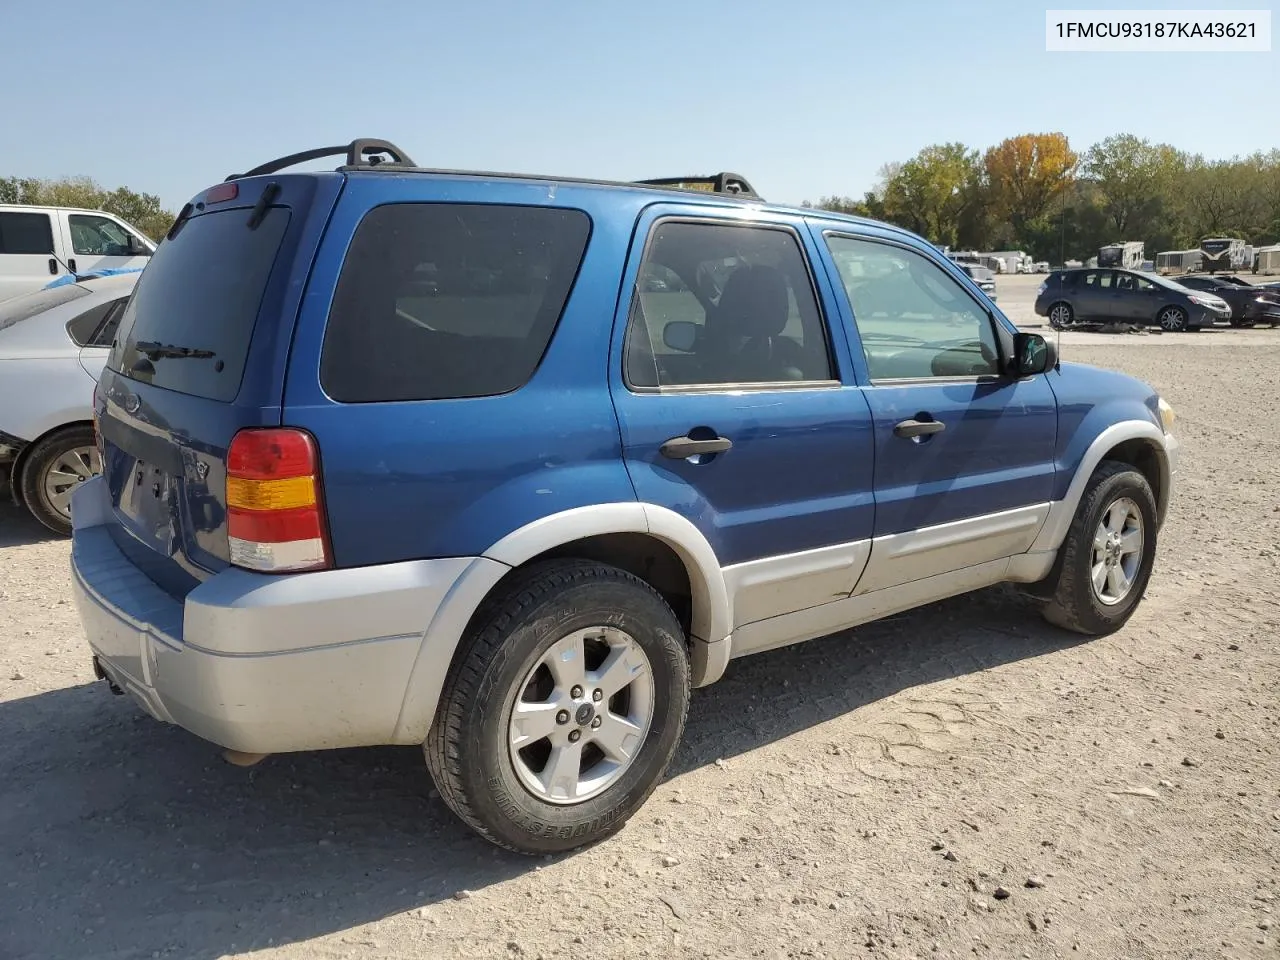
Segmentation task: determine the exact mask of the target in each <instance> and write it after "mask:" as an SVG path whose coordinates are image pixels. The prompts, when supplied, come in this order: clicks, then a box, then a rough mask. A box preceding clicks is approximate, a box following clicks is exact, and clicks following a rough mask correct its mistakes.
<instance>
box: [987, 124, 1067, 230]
mask: <svg viewBox="0 0 1280 960" xmlns="http://www.w3.org/2000/svg"><path fill="white" fill-rule="evenodd" d="M1078 164H1079V157H1077V156H1076V154H1075V152H1074V151H1072V149H1071V144H1070V143H1069V142H1068V140H1067V137H1066V135H1065V134H1062V133H1026V134H1023V135H1021V136H1017V137H1010V138H1009V139H1007V140H1004V141H1002V142H1001V143H999V144H997V145H996V146H994V147H992V148H991V149H989V150H988V151H987V152H986V155H985V156H984V157H983V166H984V168H985V170H986V176H987V187H988V190H989V197H990V202H991V205H992V212H993V214H994V215H996V216H997V217H1004V218H1008V220H1009V222H1010V223H1011V224H1012V226H1013V229H1014V232H1015V233H1016V234H1019V235H1021V234H1022V233H1024V231H1025V230H1026V228H1027V226H1028V225H1029V224H1030V223H1032V221H1035V220H1038V219H1040V218H1042V217H1043V216H1044V215H1045V214H1047V213H1049V212H1050V210H1051V209H1052V208H1053V207H1054V206H1055V204H1056V203H1057V202H1058V201H1059V200H1060V199H1061V198H1062V195H1063V192H1064V191H1065V190H1066V189H1067V188H1068V187H1069V186H1070V185H1071V183H1072V182H1073V181H1074V179H1075V174H1076V168H1077V166H1078Z"/></svg>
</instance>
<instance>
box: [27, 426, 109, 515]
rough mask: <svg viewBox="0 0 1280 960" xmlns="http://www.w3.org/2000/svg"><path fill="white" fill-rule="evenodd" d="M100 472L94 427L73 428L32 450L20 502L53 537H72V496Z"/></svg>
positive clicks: (100, 466) (42, 442)
mask: <svg viewBox="0 0 1280 960" xmlns="http://www.w3.org/2000/svg"><path fill="white" fill-rule="evenodd" d="M101 472H102V459H101V458H100V457H99V455H98V447H97V443H96V442H95V441H94V436H93V427H90V426H73V427H67V428H66V429H64V430H59V431H58V432H57V433H53V434H50V435H49V436H47V437H45V438H44V439H43V440H41V441H39V442H38V443H36V445H35V446H34V447H32V449H31V452H30V453H29V454H27V459H26V462H25V463H24V464H23V467H22V481H21V482H22V501H23V503H25V504H26V505H27V509H28V510H30V511H31V514H32V516H34V517H35V518H36V519H37V520H39V521H40V522H41V523H42V524H44V525H45V526H46V527H48V528H49V529H50V530H52V531H53V532H54V533H56V534H59V535H61V536H64V537H68V536H70V535H71V495H72V494H73V493H75V491H76V488H77V487H78V486H79V485H80V484H82V483H84V482H85V481H86V480H89V479H92V478H93V477H94V476H96V475H97V474H99V473H101Z"/></svg>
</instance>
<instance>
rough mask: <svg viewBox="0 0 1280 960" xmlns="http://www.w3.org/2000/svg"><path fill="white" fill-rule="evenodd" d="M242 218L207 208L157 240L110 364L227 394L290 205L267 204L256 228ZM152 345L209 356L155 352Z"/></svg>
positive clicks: (235, 385)
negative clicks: (171, 233) (178, 355)
mask: <svg viewBox="0 0 1280 960" xmlns="http://www.w3.org/2000/svg"><path fill="white" fill-rule="evenodd" d="M248 219H249V214H248V211H246V210H227V211H223V212H219V213H206V214H204V215H203V216H198V217H193V218H192V219H190V220H188V221H186V222H185V223H184V224H183V225H182V226H181V227H180V228H179V229H178V231H177V233H176V234H175V235H173V236H172V237H171V238H169V239H167V240H165V241H164V242H163V243H161V244H160V246H159V247H158V248H157V249H156V253H155V256H154V257H152V259H151V262H150V264H149V265H148V266H147V269H146V270H144V271H143V272H142V274H141V276H140V277H139V279H138V285H137V286H136V287H135V288H134V292H133V296H132V297H131V298H130V300H129V303H128V306H127V307H126V308H125V311H124V316H123V318H122V319H121V321H120V331H119V333H118V339H119V343H118V344H117V346H116V347H115V349H113V350H112V351H111V356H110V358H109V359H108V360H107V363H108V365H109V366H110V367H111V369H113V370H116V371H119V372H120V373H123V374H124V375H125V376H127V377H132V378H134V379H137V380H143V381H145V382H148V383H154V384H156V385H157V386H160V387H165V388H166V389H169V390H176V391H178V392H179V393H189V394H193V395H195V396H198V397H207V398H209V399H211V400H232V399H234V397H235V395H236V394H237V393H238V392H239V390H240V377H241V375H242V374H243V373H244V362H245V358H246V356H247V355H248V353H249V341H250V339H251V338H252V336H253V327H254V323H255V322H256V320H257V317H258V308H259V306H260V305H261V303H262V295H263V292H264V290H265V289H266V285H267V278H268V277H269V275H270V273H271V267H272V265H273V264H274V263H275V260H276V255H277V253H278V252H279V250H280V241H281V238H282V237H283V236H284V231H285V228H286V227H287V226H288V225H289V211H288V209H287V208H285V207H272V208H271V209H270V210H268V211H267V213H266V216H264V217H263V219H262V222H261V223H260V224H259V225H258V227H257V229H255V230H250V229H249V227H248V226H247V222H248ZM156 345H163V346H167V347H179V348H181V347H187V348H191V349H193V350H199V351H208V352H210V353H212V356H205V355H203V354H201V355H199V356H185V357H175V356H162V355H160V354H159V353H157V352H155V350H154V347H155V346H156ZM139 346H144V347H146V348H147V349H148V350H150V351H151V352H150V353H144V352H143V351H140V350H139V349H138V348H139ZM141 360H147V361H148V363H140V362H139V361H141ZM148 366H150V367H152V368H154V370H155V372H154V373H149V372H148V369H147V368H148ZM135 367H136V369H135Z"/></svg>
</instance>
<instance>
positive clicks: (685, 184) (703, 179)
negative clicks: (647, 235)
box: [223, 138, 764, 200]
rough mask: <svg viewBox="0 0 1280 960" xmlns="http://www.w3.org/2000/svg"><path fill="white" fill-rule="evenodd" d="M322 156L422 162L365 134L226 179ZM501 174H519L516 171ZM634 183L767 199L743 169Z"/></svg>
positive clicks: (404, 165) (367, 165) (382, 165)
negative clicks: (344, 142)
mask: <svg viewBox="0 0 1280 960" xmlns="http://www.w3.org/2000/svg"><path fill="white" fill-rule="evenodd" d="M322 157H346V163H345V164H343V165H342V166H340V167H338V170H339V171H353V170H371V169H373V168H375V167H376V168H378V169H380V170H384V169H391V170H417V169H418V165H417V164H416V163H414V162H413V160H412V159H410V157H409V154H407V153H405V151H403V150H401V149H400V148H399V147H397V146H396V145H395V144H394V143H392V142H391V141H390V140H375V139H372V138H365V139H361V140H352V141H351V142H350V143H348V144H344V145H338V146H332V147H316V148H315V149H313V150H303V151H302V152H300V153H291V154H289V155H288V156H284V157H278V158H276V159H275V160H269V161H267V162H266V163H263V164H259V165H258V166H256V167H254V168H253V169H252V170H246V171H245V172H244V173H233V174H231V176H229V177H227V178H226V180H225V181H223V182H224V183H225V182H228V181H231V180H243V179H244V178H245V177H261V176H266V175H267V174H271V173H278V172H279V171H281V170H284V169H286V168H288V167H293V166H297V165H298V164H300V163H307V162H309V161H311V160H319V159H320V158H322ZM458 172H463V171H458ZM497 175H498V176H515V174H497ZM586 182H605V181H586ZM631 183H632V184H633V185H634V186H645V187H667V188H670V189H675V190H692V191H696V192H700V193H721V194H728V195H730V196H736V197H742V198H744V199H746V198H750V199H754V200H763V199H764V198H763V197H761V196H760V194H758V193H756V191H755V188H754V187H752V186H751V184H750V183H748V182H747V178H746V177H744V176H742V174H740V173H728V172H724V173H713V174H710V175H708V176H688V177H656V178H654V179H651V180H633V181H631Z"/></svg>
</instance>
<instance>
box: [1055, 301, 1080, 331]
mask: <svg viewBox="0 0 1280 960" xmlns="http://www.w3.org/2000/svg"><path fill="white" fill-rule="evenodd" d="M1048 317H1049V326H1051V327H1053V329H1055V330H1063V329H1066V328H1067V327H1069V326H1071V324H1073V323H1075V322H1076V318H1075V312H1074V311H1073V310H1072V309H1071V304H1069V303H1063V302H1061V301H1059V302H1058V303H1055V304H1053V305H1052V306H1050V307H1049V313H1048Z"/></svg>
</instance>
